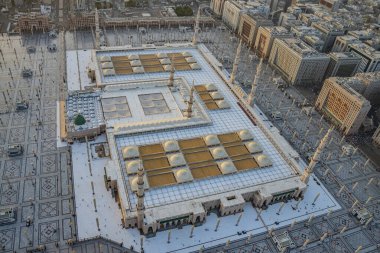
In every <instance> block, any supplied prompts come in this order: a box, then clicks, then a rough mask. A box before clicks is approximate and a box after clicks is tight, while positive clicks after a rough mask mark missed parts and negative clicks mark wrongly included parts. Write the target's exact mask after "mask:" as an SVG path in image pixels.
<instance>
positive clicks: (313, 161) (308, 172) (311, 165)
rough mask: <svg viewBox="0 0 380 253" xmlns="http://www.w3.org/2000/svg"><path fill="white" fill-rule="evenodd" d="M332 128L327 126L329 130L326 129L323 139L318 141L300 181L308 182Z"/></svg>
mask: <svg viewBox="0 0 380 253" xmlns="http://www.w3.org/2000/svg"><path fill="white" fill-rule="evenodd" d="M333 130H334V127H331V128H329V130H328V131H327V133H326V134H325V136H324V137H323V139H322V140H321V142H320V143H319V146H318V148H317V150H316V151H315V153H314V155H313V158H311V161H310V163H309V165H308V166H307V167H306V169H305V171H304V172H303V174H302V176H301V181H302V182H304V183H305V184H307V182H309V177H310V175H311V174H312V173H313V170H314V167H315V165H317V163H318V159H319V157H320V156H321V154H322V152H323V149H324V148H325V146H326V144H327V143H328V141H329V138H330V134H331V133H332V131H333Z"/></svg>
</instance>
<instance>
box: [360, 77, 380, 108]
mask: <svg viewBox="0 0 380 253" xmlns="http://www.w3.org/2000/svg"><path fill="white" fill-rule="evenodd" d="M355 78H356V79H357V80H359V81H360V82H361V84H362V86H363V89H362V91H361V92H360V93H361V94H362V95H363V96H364V97H365V98H366V99H367V100H369V101H370V102H371V105H379V104H380V72H368V73H357V74H356V75H355Z"/></svg>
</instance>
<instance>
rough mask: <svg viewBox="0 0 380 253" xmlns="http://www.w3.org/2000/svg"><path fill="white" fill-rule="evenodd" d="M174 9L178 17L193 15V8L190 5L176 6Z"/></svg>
mask: <svg viewBox="0 0 380 253" xmlns="http://www.w3.org/2000/svg"><path fill="white" fill-rule="evenodd" d="M174 11H175V13H176V14H177V16H178V17H185V16H186V17H187V16H193V9H191V7H190V6H177V7H175V9H174Z"/></svg>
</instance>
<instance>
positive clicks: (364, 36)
mask: <svg viewBox="0 0 380 253" xmlns="http://www.w3.org/2000/svg"><path fill="white" fill-rule="evenodd" d="M347 34H348V35H351V36H353V37H355V38H357V39H358V40H360V41H363V42H364V41H366V40H371V39H373V38H374V37H375V33H374V32H372V31H371V30H359V31H348V33H347Z"/></svg>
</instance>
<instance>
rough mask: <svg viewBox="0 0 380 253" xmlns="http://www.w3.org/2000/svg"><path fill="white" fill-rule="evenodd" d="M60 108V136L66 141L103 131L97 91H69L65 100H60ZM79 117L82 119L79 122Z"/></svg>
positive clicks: (96, 134) (82, 139)
mask: <svg viewBox="0 0 380 253" xmlns="http://www.w3.org/2000/svg"><path fill="white" fill-rule="evenodd" d="M60 110H61V112H60V115H61V116H62V118H61V121H60V122H61V124H62V125H61V127H60V130H61V132H60V136H61V139H62V140H66V141H67V142H68V143H73V142H74V141H76V140H78V141H84V140H85V139H86V138H88V139H89V140H91V139H94V138H95V137H96V136H98V135H100V134H102V133H104V132H105V127H106V125H105V122H104V119H103V113H104V112H103V110H102V106H101V104H100V93H99V92H86V91H73V92H70V93H69V94H68V97H67V99H66V101H65V102H63V101H61V102H60ZM118 113H120V112H118ZM79 118H82V119H83V120H82V121H81V122H80V120H79Z"/></svg>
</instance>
